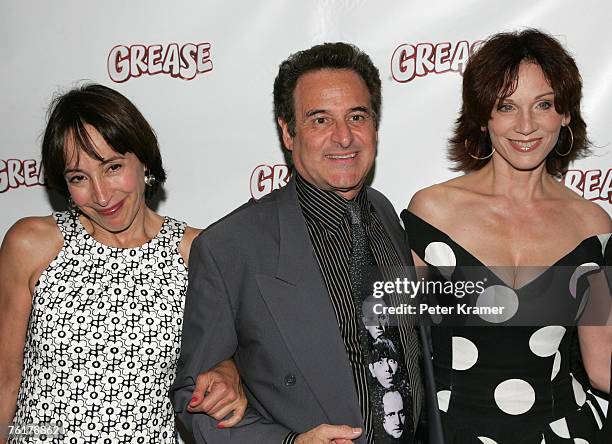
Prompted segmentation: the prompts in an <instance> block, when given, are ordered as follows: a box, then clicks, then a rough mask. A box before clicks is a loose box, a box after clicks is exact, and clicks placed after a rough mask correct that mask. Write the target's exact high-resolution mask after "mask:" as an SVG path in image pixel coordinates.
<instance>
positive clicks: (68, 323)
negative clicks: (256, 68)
mask: <svg viewBox="0 0 612 444" xmlns="http://www.w3.org/2000/svg"><path fill="white" fill-rule="evenodd" d="M42 159H43V167H44V169H45V172H46V176H47V180H48V183H49V185H51V186H52V187H54V188H56V189H57V190H59V191H60V192H61V193H63V194H64V195H65V196H66V198H67V199H68V200H69V206H70V210H69V211H65V212H57V213H54V214H53V215H51V216H47V217H29V218H25V219H22V220H20V221H18V222H17V223H16V224H15V225H13V227H12V228H11V229H10V230H9V231H8V233H7V234H6V236H5V238H4V242H3V244H2V248H1V249H0V337H1V338H2V340H1V341H0V426H2V427H3V430H2V432H3V433H2V434H4V431H5V430H4V428H5V427H6V426H7V425H8V424H9V423H11V422H13V424H14V426H15V427H13V428H12V431H11V433H9V441H10V442H22V441H24V442H31V441H32V440H34V441H37V442H38V440H39V439H41V436H40V435H47V438H46V439H47V440H52V441H53V442H60V441H61V442H75V443H76V442H79V443H84V442H100V443H119V442H135V443H136V442H142V443H152V442H155V443H174V442H176V432H175V425H174V414H173V409H172V406H171V404H170V400H169V398H168V389H169V387H170V385H171V384H172V382H173V381H174V378H175V370H176V365H177V361H178V357H179V351H180V338H181V329H182V318H183V307H184V300H185V292H186V288H187V263H188V259H189V249H190V246H191V242H192V240H193V239H194V237H195V236H196V235H197V234H198V233H199V230H197V229H194V228H191V227H188V226H187V225H186V224H185V223H184V222H180V221H177V220H175V219H172V218H170V217H162V216H160V215H159V214H157V213H155V212H154V211H153V210H152V209H151V208H149V206H148V205H147V197H150V196H152V195H153V194H154V193H155V192H156V191H157V190H158V188H159V186H160V185H161V184H162V183H163V182H164V180H165V178H166V175H165V172H164V169H163V166H162V160H161V155H160V153H159V147H158V144H157V138H156V137H155V133H154V132H153V130H152V128H151V127H150V126H149V124H148V123H147V121H146V120H145V118H144V117H143V116H142V114H141V113H140V112H139V111H138V109H137V108H136V107H135V106H134V105H133V104H132V103H131V102H130V101H129V100H128V99H127V98H126V97H124V96H123V95H121V94H120V93H118V92H117V91H114V90H112V89H110V88H107V87H105V86H102V85H86V86H83V87H80V88H76V89H73V90H71V91H69V92H68V93H66V94H64V95H62V96H60V97H58V98H57V99H56V100H55V101H54V102H53V103H52V105H51V113H50V116H49V121H48V124H47V127H46V130H45V134H44V138H43V143H42ZM212 373H214V374H212V375H210V376H211V377H210V378H209V380H211V381H213V380H214V381H215V382H218V383H219V384H220V385H217V387H221V388H222V389H225V386H227V387H229V390H227V391H226V392H223V390H221V393H219V390H215V385H212V386H211V387H210V396H209V397H207V398H209V399H208V401H209V402H207V403H206V404H205V406H206V409H207V413H209V414H211V415H212V416H214V417H215V418H217V419H223V418H224V417H225V416H226V415H227V414H228V413H230V412H232V411H233V412H234V416H233V417H232V418H231V419H229V420H227V421H222V423H221V426H231V425H233V424H235V423H236V422H237V421H238V420H239V419H240V418H241V417H242V413H243V412H244V409H245V408H246V400H245V398H244V396H243V395H242V391H241V388H240V386H239V382H238V375H237V370H236V368H235V366H234V364H233V362H232V361H226V362H223V363H221V364H219V366H218V367H217V368H216V369H213V370H212ZM222 386H223V387H222ZM211 398H214V399H216V401H217V402H210V401H211ZM200 401H202V400H201V399H200V400H195V401H193V404H199V402H200ZM5 438H6V437H5V436H1V435H0V441H1V442H5V441H4V439H5Z"/></svg>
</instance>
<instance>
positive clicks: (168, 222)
mask: <svg viewBox="0 0 612 444" xmlns="http://www.w3.org/2000/svg"><path fill="white" fill-rule="evenodd" d="M186 227H187V224H186V223H185V222H183V221H180V220H176V219H173V218H171V217H168V216H164V224H163V225H162V227H161V230H160V231H159V234H158V236H157V239H158V240H161V239H163V240H164V241H165V242H167V243H168V244H174V245H176V247H177V248H178V245H179V244H180V243H181V241H182V240H183V236H184V234H185V228H186Z"/></svg>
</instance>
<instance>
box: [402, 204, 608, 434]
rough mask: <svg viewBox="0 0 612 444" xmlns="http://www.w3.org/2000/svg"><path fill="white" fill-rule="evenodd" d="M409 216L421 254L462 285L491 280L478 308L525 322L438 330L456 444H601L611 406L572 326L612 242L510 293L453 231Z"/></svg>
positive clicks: (438, 367) (441, 378)
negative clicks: (500, 310)
mask: <svg viewBox="0 0 612 444" xmlns="http://www.w3.org/2000/svg"><path fill="white" fill-rule="evenodd" d="M402 219H403V221H404V226H405V228H406V230H407V231H408V234H409V237H410V245H411V248H412V249H413V250H414V251H415V252H416V253H417V254H418V255H419V257H420V258H421V259H422V260H423V261H424V262H426V263H427V264H428V265H429V266H430V267H433V270H432V271H434V272H435V270H439V271H440V276H441V279H443V280H444V281H453V282H455V281H457V280H459V279H461V276H462V275H465V274H466V273H469V272H472V271H474V270H476V271H474V272H478V273H483V274H484V275H485V280H486V281H487V285H486V288H485V289H484V291H482V292H479V293H477V294H475V295H474V298H475V299H476V300H475V301H474V302H473V303H471V305H476V306H477V305H479V300H480V301H484V300H487V299H488V300H490V301H495V305H500V306H504V307H505V309H506V310H505V311H504V315H505V316H507V315H506V313H508V315H509V316H510V317H512V319H516V320H519V321H520V322H519V324H518V325H521V326H496V324H497V323H501V322H505V321H510V318H508V319H506V320H503V318H499V317H497V318H496V317H495V316H491V315H482V316H480V315H479V316H480V317H481V318H482V319H480V321H483V322H480V323H478V324H477V325H483V324H484V325H488V326H475V327H474V326H461V325H459V324H457V323H453V322H451V323H450V324H452V325H448V326H437V327H432V329H431V335H432V344H433V364H434V373H435V378H436V391H437V395H438V405H439V408H440V413H441V417H442V423H443V426H444V434H445V440H446V443H447V444H468V443H469V444H482V443H484V444H516V443H520V444H542V443H544V444H555V443H568V444H593V443H596V442H599V441H598V440H599V439H602V432H601V429H602V426H603V423H604V422H605V420H606V418H605V410H604V409H605V407H606V403H605V401H604V402H600V401H601V399H599V400H598V397H597V396H596V395H595V391H594V390H593V389H591V388H590V386H589V383H588V379H587V378H586V374H585V372H584V368H583V367H582V362H581V360H580V356H579V350H578V345H577V344H578V343H577V329H576V327H575V326H572V324H573V325H575V319H577V318H578V317H579V316H580V314H581V313H582V310H583V308H584V306H585V301H586V299H587V294H588V282H587V280H586V279H582V277H583V276H584V275H586V274H587V273H591V272H600V271H602V270H603V268H604V265H606V263H607V261H606V260H605V259H604V250H605V257H606V258H608V256H609V255H610V252H611V251H610V250H611V248H612V247H610V242H608V239H609V237H610V235H609V234H606V235H600V236H592V237H589V238H588V239H585V240H584V241H582V242H581V243H580V244H579V245H577V246H576V247H575V248H574V249H573V250H572V251H570V252H569V253H567V254H566V255H565V256H563V257H562V258H560V259H559V260H558V261H557V262H556V263H555V264H554V265H553V266H551V267H548V268H547V269H545V270H544V271H543V272H542V273H541V274H540V275H539V276H538V277H536V278H535V279H534V280H532V281H531V282H529V283H527V284H526V285H524V286H522V287H520V288H510V287H508V286H507V285H505V284H504V283H503V282H502V281H501V280H500V279H499V278H498V277H497V276H496V274H495V272H494V271H492V269H491V268H490V267H486V266H485V265H484V264H482V263H481V262H480V261H479V260H478V259H477V258H476V257H474V256H473V255H472V254H471V253H470V252H468V251H467V250H465V249H464V248H463V247H462V246H461V245H459V244H458V243H457V242H455V241H454V240H453V239H452V238H451V237H450V236H448V235H447V234H446V233H444V232H442V231H440V230H439V229H437V228H436V227H434V226H432V225H430V224H429V223H427V222H426V221H424V220H423V219H421V218H419V217H418V216H416V215H415V214H413V213H411V212H409V211H407V210H405V211H403V212H402ZM606 246H607V249H606ZM457 297H459V296H457ZM467 298H468V296H466V299H467ZM485 302H486V301H485ZM484 305H488V303H486V304H484ZM546 313H554V319H556V320H558V319H559V317H560V316H561V317H562V316H566V315H567V316H568V318H567V321H564V324H562V325H546V322H544V323H543V322H541V321H542V316H544V315H545V314H546ZM536 317H539V318H540V319H539V321H540V323H539V324H538V323H536V322H535V321H534V320H535V319H536ZM551 319H553V318H551ZM433 322H434V323H436V322H442V324H441V325H444V323H443V322H444V321H441V320H440V321H436V320H435V319H434V320H433ZM500 325H501V324H500ZM515 325H517V324H515ZM608 438H609V437H608ZM605 442H609V441H608V440H607V439H606V441H605Z"/></svg>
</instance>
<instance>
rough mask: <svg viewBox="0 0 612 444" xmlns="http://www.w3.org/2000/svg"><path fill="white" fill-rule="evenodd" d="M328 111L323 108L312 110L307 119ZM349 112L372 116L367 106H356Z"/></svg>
mask: <svg viewBox="0 0 612 444" xmlns="http://www.w3.org/2000/svg"><path fill="white" fill-rule="evenodd" d="M326 112H327V110H326V109H323V108H316V109H311V110H309V111H306V115H305V116H306V117H307V118H308V117H312V116H315V115H317V114H324V113H326ZM349 112H351V113H354V112H362V113H366V114H370V108H368V107H367V106H354V107H353V108H350V109H349Z"/></svg>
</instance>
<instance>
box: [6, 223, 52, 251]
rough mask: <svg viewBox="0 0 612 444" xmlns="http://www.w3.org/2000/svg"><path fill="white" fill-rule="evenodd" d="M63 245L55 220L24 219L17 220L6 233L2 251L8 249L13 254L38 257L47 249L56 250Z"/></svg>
mask: <svg viewBox="0 0 612 444" xmlns="http://www.w3.org/2000/svg"><path fill="white" fill-rule="evenodd" d="M62 244H63V237H62V233H61V232H60V230H59V228H58V226H57V224H56V223H55V219H53V217H52V216H43V217H24V218H23V219H20V220H18V221H17V222H15V224H14V225H13V226H12V227H11V228H10V229H9V230H8V231H7V233H6V235H5V236H4V241H3V242H2V249H3V250H4V249H5V248H8V249H10V250H11V252H14V253H22V254H23V253H36V254H37V255H39V254H40V253H41V252H44V251H45V250H47V249H50V248H51V249H53V250H57V251H54V252H55V253H57V252H58V251H59V250H60V249H61V248H62Z"/></svg>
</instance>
